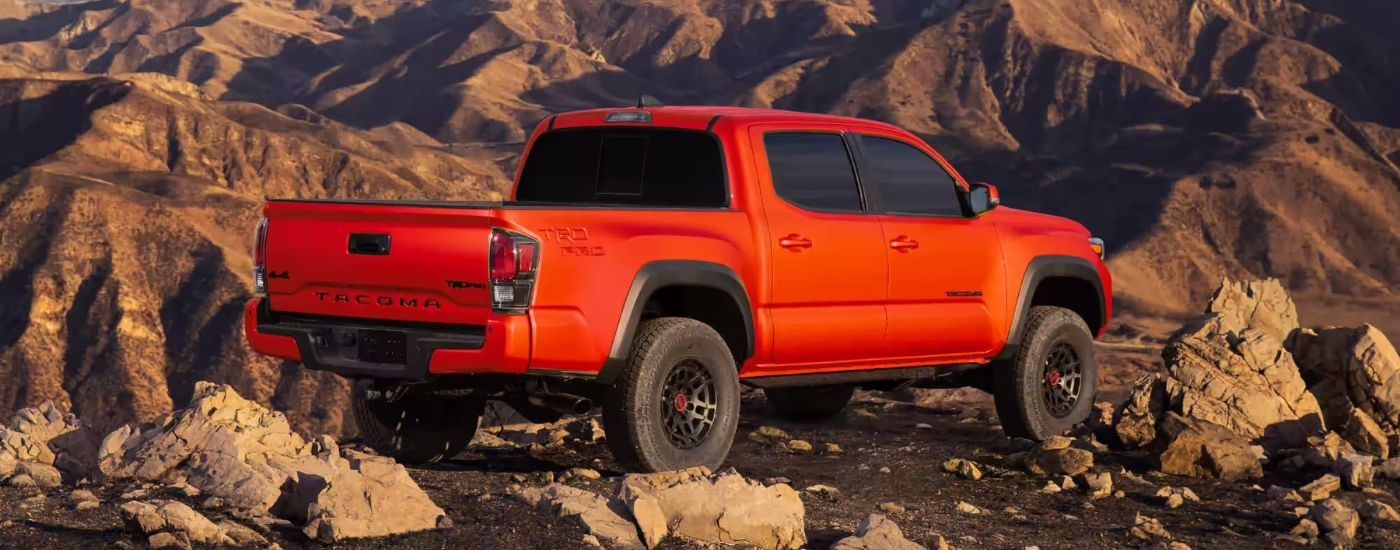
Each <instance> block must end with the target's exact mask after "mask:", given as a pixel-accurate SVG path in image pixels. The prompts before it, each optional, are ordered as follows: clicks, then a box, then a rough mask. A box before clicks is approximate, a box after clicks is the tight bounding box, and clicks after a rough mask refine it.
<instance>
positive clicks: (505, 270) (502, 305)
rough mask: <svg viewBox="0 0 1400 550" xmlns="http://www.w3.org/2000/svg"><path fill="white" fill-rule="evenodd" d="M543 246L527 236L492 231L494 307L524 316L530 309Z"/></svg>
mask: <svg viewBox="0 0 1400 550" xmlns="http://www.w3.org/2000/svg"><path fill="white" fill-rule="evenodd" d="M539 252H540V243H539V241H536V240H535V239H532V238H530V237H529V236H527V235H523V234H520V233H516V232H513V231H506V230H504V229H492V230H491V307H492V308H493V309H497V310H502V311H507V312H516V313H518V312H521V311H524V310H526V309H527V308H529V307H530V300H531V299H532V298H533V297H534V292H535V273H536V272H537V271H538V270H539V257H540V254H539Z"/></svg>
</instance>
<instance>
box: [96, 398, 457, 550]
mask: <svg viewBox="0 0 1400 550" xmlns="http://www.w3.org/2000/svg"><path fill="white" fill-rule="evenodd" d="M98 456H99V458H98V467H99V469H100V471H101V472H102V473H103V474H104V475H106V476H108V477H110V478H116V479H130V478H134V479H139V480H144V481H152V482H160V483H164V484H168V485H170V486H173V487H177V488H179V490H180V491H181V493H182V494H184V495H186V496H191V495H195V494H198V495H204V496H207V497H208V498H210V499H217V501H218V502H221V503H222V504H223V505H224V506H227V507H230V508H234V509H237V510H246V511H251V512H253V513H254V514H267V513H272V514H276V515H279V516H282V517H285V518H288V519H292V520H295V521H297V522H305V523H306V527H305V532H306V534H307V536H309V537H311V538H313V539H316V540H321V541H325V542H331V541H339V540H344V539H348V538H357V537H372V536H384V535H392V534H398V533H407V532H412V531H421V530H426V529H433V528H436V527H437V526H438V524H439V522H440V521H441V520H443V519H445V518H446V514H445V513H444V512H443V510H442V509H441V508H438V507H437V506H436V505H434V504H433V503H432V500H431V499H429V498H428V495H427V494H426V493H424V492H423V490H422V489H420V488H419V487H418V485H417V484H416V483H414V482H413V480H412V478H410V477H409V476H408V473H407V471H406V470H404V468H403V467H402V466H399V465H398V464H396V463H394V461H393V460H391V459H388V458H383V457H376V456H371V455H366V454H364V453H360V452H357V451H353V450H348V449H340V448H339V446H338V445H336V443H335V440H334V439H332V438H330V437H328V436H321V437H320V438H317V439H316V440H315V441H312V442H307V441H305V440H304V439H303V438H302V437H301V436H300V435H298V434H297V433H296V432H294V431H292V429H291V426H290V425H289V424H288V423H287V419H286V417H285V416H283V415H282V413H280V412H275V411H269V410H267V409H266V408H264V407H262V406H261V405H258V404H257V403H255V402H253V401H249V400H247V399H244V398H243V397H241V396H239V395H238V393H237V392H235V391H234V390H233V388H231V387H229V386H227V385H216V384H211V383H208V382H199V383H196V384H195V392H194V397H193V399H192V400H191V402H190V405H189V406H188V407H186V408H184V409H180V410H177V411H174V412H172V413H170V414H168V415H166V416H164V417H162V418H160V419H158V420H157V421H155V422H154V423H152V424H151V425H148V426H144V427H138V426H134V425H127V426H124V427H122V428H120V429H118V430H116V431H114V432H112V433H111V434H109V435H108V436H107V438H106V439H104V440H103V441H102V443H101V446H100V449H99V453H98ZM191 540H194V541H195V542H199V540H198V539H197V538H192V539H191Z"/></svg>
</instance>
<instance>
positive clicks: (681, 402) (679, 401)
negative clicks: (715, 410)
mask: <svg viewBox="0 0 1400 550" xmlns="http://www.w3.org/2000/svg"><path fill="white" fill-rule="evenodd" d="M688 403H690V400H689V399H686V397H685V394H684V393H681V392H676V411H677V412H685V406H686V405H687V404H688Z"/></svg>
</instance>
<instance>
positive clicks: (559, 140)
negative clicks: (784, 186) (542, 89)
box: [515, 128, 729, 208]
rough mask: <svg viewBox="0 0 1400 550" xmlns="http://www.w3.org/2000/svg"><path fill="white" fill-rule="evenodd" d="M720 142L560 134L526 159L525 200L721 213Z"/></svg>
mask: <svg viewBox="0 0 1400 550" xmlns="http://www.w3.org/2000/svg"><path fill="white" fill-rule="evenodd" d="M728 195H729V192H728V189H727V186H726V185H725V179H724V159H723V157H722V155H721V154H720V149H719V140H717V139H715V137H714V136H713V135H711V134H709V133H703V132H695V131H689V130H676V129H665V128H577V129H564V130H554V131H551V132H547V133H545V134H544V135H541V136H540V137H539V139H537V140H535V144H534V146H533V147H531V149H530V151H529V153H528V154H527V155H526V158H525V168H524V170H522V171H521V174H520V184H519V186H518V187H517V188H516V190H515V200H516V201H518V202H549V203H572V204H635V205H645V206H667V207H692V208H722V207H724V206H727V205H728V203H729V200H728V198H729V196H728Z"/></svg>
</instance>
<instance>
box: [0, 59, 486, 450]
mask: <svg viewBox="0 0 1400 550" xmlns="http://www.w3.org/2000/svg"><path fill="white" fill-rule="evenodd" d="M389 137H393V136H389ZM395 141H396V142H394V143H389V142H387V141H384V138H381V137H380V136H379V134H378V133H366V132H361V131H357V130H353V129H349V128H346V127H344V126H342V125H340V124H338V123H334V122H328V121H316V122H308V121H306V120H299V119H294V118H290V117H288V116H285V115H282V114H279V113H276V112H273V111H270V110H268V109H266V108H264V107H260V106H257V105H252V104H244V103H229V102H226V103H216V102H211V101H209V100H207V99H204V98H202V97H200V92H199V91H198V90H197V89H196V88H195V87H194V86H192V85H190V84H188V83H186V82H182V81H177V80H174V79H170V78H169V77H165V76H161V75H129V76H126V77H123V78H121V79H114V78H107V77H96V78H92V77H81V78H78V79H72V80H63V79H12V80H0V167H5V168H4V170H7V171H6V172H5V173H3V174H0V177H3V178H4V179H3V183H0V219H3V220H4V223H3V224H0V242H3V243H4V246H3V247H0V249H3V251H0V295H3V296H4V297H5V299H4V303H3V304H4V305H3V307H0V379H3V380H6V383H5V384H3V385H0V402H4V403H25V402H32V401H35V400H44V399H55V400H57V401H59V402H62V403H64V404H65V405H69V406H72V407H73V408H74V409H75V410H81V411H84V413H85V414H88V415H89V416H90V417H91V418H92V419H93V421H94V422H96V423H97V424H99V425H102V426H111V425H113V424H115V423H120V422H124V421H127V420H130V419H132V418H142V419H149V418H150V417H151V416H152V415H154V414H156V413H159V412H163V411H168V410H169V409H170V408H171V405H172V403H184V402H187V401H188V397H189V392H190V391H192V388H193V381H194V380H196V379H198V378H199V377H205V376H213V377H217V378H219V379H223V380H229V381H230V382H233V383H236V384H238V385H239V386H240V387H243V388H246V389H247V390H249V391H251V393H252V394H253V395H255V396H256V397H257V398H258V399H260V400H263V401H265V402H278V403H282V404H283V405H284V406H286V407H289V408H292V409H294V410H296V412H297V413H299V414H298V415H297V416H298V419H299V420H301V421H302V422H304V423H308V424H303V427H305V428H308V429H309V428H312V427H321V426H324V427H327V428H330V429H332V430H334V429H336V428H337V427H338V422H339V407H338V403H337V401H336V400H335V398H317V397H315V396H317V395H330V396H337V397H338V396H341V395H342V394H344V392H343V391H326V388H323V387H322V386H323V385H329V386H330V387H332V388H338V387H339V386H338V381H336V380H335V379H333V378H330V377H319V376H311V375H307V374H305V373H303V372H301V371H300V369H296V368H284V367H283V366H281V365H279V364H278V363H276V362H274V361H269V360H266V359H264V358H260V357H257V356H255V355H253V354H251V353H250V352H248V351H247V350H246V347H245V346H244V345H243V343H242V336H241V330H242V325H241V320H240V319H241V315H242V313H241V311H240V307H239V304H240V303H241V302H243V301H245V300H246V299H247V297H248V293H249V289H250V285H251V268H252V260H251V259H250V257H249V247H248V240H249V231H248V228H249V227H251V224H253V223H254V221H255V220H256V219H257V217H258V216H259V213H260V206H261V205H260V202H259V198H260V197H262V196H265V195H272V196H300V197H308V196H342V197H343V196H379V197H385V198H393V197H399V198H401V197H421V196H430V197H437V198H444V199H449V198H456V199H484V198H490V197H492V194H491V193H492V192H491V191H489V190H487V188H488V187H489V185H488V184H487V183H486V182H488V181H499V179H500V177H501V175H500V174H499V173H486V174H483V173H480V172H479V171H478V170H477V168H475V167H474V163H472V162H470V161H468V160H466V159H464V158H462V157H459V156H457V155H455V154H449V153H445V152H442V151H440V150H438V149H435V148H433V147H428V146H413V145H405V144H402V143H399V142H397V141H398V140H395ZM429 141H431V140H429ZM475 165H481V166H488V167H489V166H493V165H492V164H490V163H487V162H478V163H475Z"/></svg>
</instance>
